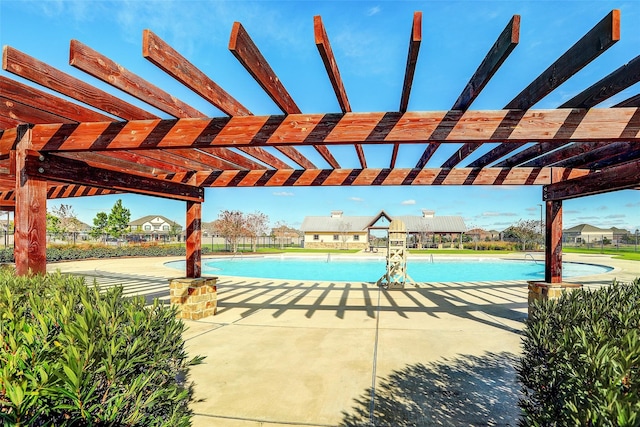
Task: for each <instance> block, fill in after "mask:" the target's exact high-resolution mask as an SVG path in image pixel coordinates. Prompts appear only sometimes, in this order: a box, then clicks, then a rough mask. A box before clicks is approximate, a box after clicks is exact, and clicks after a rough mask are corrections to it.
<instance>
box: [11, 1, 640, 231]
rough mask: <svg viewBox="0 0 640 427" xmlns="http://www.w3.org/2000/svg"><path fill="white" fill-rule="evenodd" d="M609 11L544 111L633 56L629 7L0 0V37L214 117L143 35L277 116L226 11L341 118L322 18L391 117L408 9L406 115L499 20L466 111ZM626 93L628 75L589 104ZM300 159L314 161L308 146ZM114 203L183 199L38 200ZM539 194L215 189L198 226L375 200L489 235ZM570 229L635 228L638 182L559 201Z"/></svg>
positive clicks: (285, 76) (347, 68)
mask: <svg viewBox="0 0 640 427" xmlns="http://www.w3.org/2000/svg"><path fill="white" fill-rule="evenodd" d="M612 9H620V10H621V21H622V27H621V28H622V35H621V40H620V41H619V42H618V43H616V44H615V45H613V47H611V48H610V49H609V50H608V51H606V52H605V53H603V54H602V55H601V56H600V57H599V58H597V59H596V60H595V61H593V62H592V63H591V64H590V65H588V66H587V67H585V68H584V69H583V70H581V71H580V72H579V73H578V74H576V75H575V76H574V77H572V78H571V79H569V80H568V81H567V82H565V83H564V84H563V85H561V86H560V87H559V88H558V89H556V90H555V91H554V92H552V93H551V94H550V95H549V96H547V97H546V98H545V99H544V100H542V101H541V102H539V103H538V104H537V105H536V106H535V107H534V108H555V107H557V106H558V105H560V104H562V103H563V102H564V101H566V100H568V99H570V98H571V97H573V96H574V95H575V94H577V93H578V92H580V91H581V90H583V89H585V88H586V87H588V86H590V85H591V84H593V83H595V82H596V81H597V80H599V79H600V78H602V77H604V76H605V75H607V74H609V73H610V72H612V71H613V70H615V69H616V68H618V67H620V66H621V65H623V64H625V63H627V62H629V61H630V60H632V59H633V58H635V57H636V56H637V55H639V54H640V31H638V28H639V26H640V2H638V1H629V0H627V1H615V2H614V1H606V0H599V1H541V0H538V1H506V0H505V1H254V2H248V1H179V0H163V1H137V0H130V1H125V0H121V1H91V0H77V1H56V0H44V1H42V0H41V1H23V0H20V1H16V0H2V1H1V2H0V44H2V45H11V46H12V47H14V48H16V49H19V50H21V51H23V52H25V53H27V54H29V55H31V56H34V57H36V58H38V59H40V60H42V61H44V62H46V63H48V64H50V65H53V66H55V67H56V68H59V69H61V70H63V71H65V72H67V73H69V74H72V75H74V76H77V77H79V78H81V79H83V80H85V81H88V82H90V83H92V84H94V85H95V86H98V87H100V88H103V89H105V90H108V91H112V92H115V90H113V89H111V88H110V87H109V86H107V85H105V84H103V83H102V82H100V81H98V80H96V79H94V78H92V77H90V76H88V75H86V74H84V73H83V72H81V71H79V70H76V69H74V68H73V67H71V66H69V64H68V51H69V41H70V40H71V39H77V40H79V41H81V42H82V43H84V44H86V45H88V46H90V47H91V48H93V49H95V50H97V51H98V52H100V53H102V54H104V55H106V56H107V57H109V58H111V59H112V60H114V61H116V62H117V63H119V64H120V65H122V66H123V67H125V68H127V69H128V70H130V71H133V72H134V73H136V74H138V75H140V76H141V77H143V78H145V79H147V80H149V81H151V82H152V83H154V84H155V85H157V86H159V87H161V88H162V89H164V90H166V91H168V92H170V93H172V94H173V95H175V96H176V97H177V98H179V99H181V100H183V101H185V102H187V103H190V104H192V105H193V106H195V107H196V108H198V109H199V110H200V111H203V112H206V113H207V114H208V115H210V116H219V115H221V113H220V111H218V110H217V109H216V108H215V107H213V106H211V105H210V104H208V103H207V102H205V101H203V100H202V99H200V98H198V97H197V95H194V94H193V93H191V92H190V91H189V90H187V89H186V88H184V87H183V86H181V85H180V84H179V83H177V82H175V81H174V80H172V79H171V78H169V77H167V76H166V75H165V74H164V73H163V72H161V71H160V70H159V69H157V68H156V67H155V66H154V65H153V64H151V63H150V62H148V61H147V60H145V59H144V58H143V57H142V54H141V44H142V31H143V30H144V29H150V30H152V31H153V32H154V33H156V34H157V35H158V36H160V37H161V38H162V39H164V40H165V41H166V42H168V43H169V44H170V45H172V46H173V47H174V48H175V49H176V50H178V51H179V52H180V53H181V54H182V55H183V56H185V57H186V58H188V59H189V60H190V61H191V62H192V63H193V64H195V65H196V66H197V67H199V68H200V69H201V70H203V71H204V72H205V73H206V74H208V75H209V76H210V77H211V78H212V79H213V80H214V81H216V82H217V83H218V84H219V85H220V86H221V87H223V88H224V89H225V90H226V91H227V92H229V93H230V94H231V95H232V96H234V97H235V98H236V99H238V100H239V101H240V102H241V103H243V104H244V105H245V106H246V107H247V108H249V109H250V110H251V111H252V112H253V113H254V114H256V115H266V114H279V113H280V111H279V110H278V108H277V107H276V106H275V104H274V103H273V102H272V101H271V99H270V98H269V97H268V96H267V95H265V94H264V92H263V91H262V90H261V89H260V88H259V86H258V85H257V83H255V81H254V80H253V79H252V78H251V76H250V75H249V74H248V73H247V72H246V71H245V70H244V68H243V67H242V66H241V65H240V64H239V62H238V61H237V60H236V59H235V57H233V55H232V54H231V53H230V52H229V51H228V48H227V45H228V41H229V35H230V31H231V27H232V24H233V22H234V21H239V22H241V23H242V25H243V26H244V27H245V29H246V30H247V32H248V33H249V34H250V36H251V37H252V39H253V40H254V42H255V43H256V45H257V46H258V47H259V48H260V50H261V51H262V53H263V55H264V56H265V58H266V59H267V60H268V61H269V64H270V65H271V67H272V68H273V70H274V71H275V72H276V73H277V74H278V76H279V78H280V79H281V81H282V82H283V84H284V86H285V87H286V88H287V90H288V91H289V92H290V93H291V95H292V97H293V99H294V100H295V101H296V103H297V104H298V106H299V107H300V109H301V110H302V111H303V112H304V113H319V112H339V111H340V107H339V105H338V103H337V101H336V98H335V95H334V93H333V90H332V89H331V86H330V82H329V80H328V78H327V75H326V72H325V70H324V67H323V65H322V62H321V59H320V56H319V54H318V51H317V48H316V46H315V43H314V39H313V16H314V15H321V16H322V20H323V23H324V25H325V27H326V30H327V33H328V36H329V39H330V42H331V46H332V49H333V52H334V54H335V56H336V60H337V63H338V66H339V68H340V73H341V76H342V78H343V80H344V84H345V88H346V91H347V94H348V96H349V101H350V103H351V107H352V109H353V111H355V112H366V111H397V109H398V106H399V102H400V94H401V90H402V83H403V78H404V70H405V64H406V57H407V49H408V42H409V34H410V30H411V23H412V17H413V13H414V11H422V13H423V27H422V28H423V29H422V45H421V48H420V56H419V59H418V64H417V68H416V74H415V77H414V84H413V89H412V92H411V98H410V101H409V110H414V111H429V110H448V109H449V108H450V107H451V106H452V105H453V103H454V102H455V100H456V99H457V97H458V95H459V94H460V92H461V91H462V89H463V88H464V86H465V84H466V83H467V81H468V80H469V78H470V76H471V75H472V74H473V72H474V71H475V69H476V68H477V67H478V65H479V64H480V62H481V61H482V59H483V58H484V56H485V54H486V52H487V51H488V50H489V48H490V47H491V46H492V44H493V43H494V41H495V39H496V38H497V36H498V35H499V34H500V32H501V31H502V29H503V28H504V27H505V26H506V24H507V22H508V21H509V20H510V19H511V17H512V16H513V15H514V14H519V15H521V31H520V43H519V45H518V46H517V47H516V49H515V50H514V52H513V53H512V54H511V56H510V57H509V58H508V59H507V61H506V62H505V63H504V64H503V66H502V67H501V69H500V70H499V71H498V73H497V74H496V75H495V76H494V78H493V80H492V81H491V82H489V84H488V85H487V86H486V88H485V89H484V91H483V92H482V94H481V95H480V96H479V97H478V99H477V100H476V101H475V102H474V104H473V105H472V106H471V109H488V110H492V109H500V108H502V107H503V106H504V105H505V104H507V103H508V102H509V101H510V100H511V99H512V98H513V97H514V96H515V95H517V94H518V93H519V92H520V91H521V90H522V89H523V88H524V87H526V86H527V85H528V84H529V83H530V82H531V81H532V80H533V79H534V78H535V77H537V76H538V74H540V73H541V72H542V71H544V70H545V69H546V68H547V67H548V66H549V65H550V64H551V63H552V62H553V61H554V60H555V59H557V58H558V57H559V56H560V55H562V54H563V53H564V52H565V51H566V50H567V49H568V48H569V47H571V46H572V45H573V44H574V43H575V42H576V41H577V40H579V39H580V38H581V37H582V36H583V35H584V34H585V33H586V32H587V31H588V30H590V29H591V28H592V27H593V25H595V24H596V23H597V22H598V21H600V20H601V19H602V18H603V17H604V16H606V15H607V14H608V13H609V12H610V11H611V10H612ZM0 72H1V73H2V74H3V75H7V76H9V77H12V78H16V79H18V80H20V79H19V78H17V77H14V76H10V75H8V73H7V72H5V71H0ZM639 92H640V84H636V85H634V86H632V87H631V88H629V89H627V90H625V91H624V92H622V93H620V94H619V95H617V96H615V97H613V98H611V99H610V100H607V101H606V102H604V103H603V104H601V105H600V106H601V107H607V106H610V105H613V104H615V103H616V102H619V101H621V100H623V99H626V98H629V97H630V96H633V95H636V94H637V93H639ZM122 97H123V98H125V99H127V100H128V101H130V102H132V103H138V102H137V101H136V100H135V99H133V98H129V97H127V95H123V96H122ZM154 112H155V113H157V114H159V115H161V116H162V115H163V114H162V113H159V112H157V111H154ZM457 148H458V146H457V145H452V146H450V147H446V148H445V149H443V147H441V148H440V149H439V150H438V151H437V152H436V155H434V157H433V158H432V160H431V161H430V162H429V164H428V165H427V167H438V166H439V165H440V164H442V162H443V161H444V160H446V159H447V158H448V157H449V155H450V154H451V153H453V152H454V151H455V150H456V149H457ZM489 148H491V145H489V144H488V145H487V146H486V148H483V149H482V150H478V152H477V153H474V155H473V156H472V157H469V158H468V160H467V161H466V162H467V163H468V162H470V161H472V160H474V159H475V158H477V157H478V156H480V155H481V154H482V153H484V152H486V151H487V150H488V149H489ZM331 150H332V152H333V153H334V155H335V157H336V158H337V159H338V161H339V162H340V164H341V165H343V166H344V167H358V166H357V165H358V164H357V158H356V155H355V151H354V150H353V149H352V148H350V147H332V149H331ZM423 150H424V146H419V145H416V146H413V147H406V148H403V149H402V150H401V151H400V153H399V156H398V161H397V166H398V167H413V166H414V165H415V163H416V161H417V159H418V158H419V156H420V154H421V152H422V151H423ZM365 153H366V155H367V162H368V166H369V167H387V166H388V163H389V158H390V149H389V148H388V147H376V148H374V147H366V148H365ZM305 154H308V156H309V157H310V158H311V159H312V161H314V162H315V163H316V164H317V165H319V166H322V160H321V159H317V158H315V157H313V156H314V154H313V153H310V152H305ZM464 164H465V163H463V164H462V166H464ZM118 198H121V199H122V200H123V202H124V205H125V206H126V207H128V208H129V209H130V210H131V214H132V218H137V217H140V216H144V215H148V214H162V215H165V216H167V217H169V218H171V219H174V220H175V221H177V222H179V223H183V224H184V217H185V203H184V202H176V201H171V200H165V199H160V198H153V197H144V196H136V195H119V196H99V197H91V198H73V199H64V200H50V201H49V207H51V206H57V205H59V204H60V203H65V204H71V205H72V206H73V207H74V210H75V212H76V214H77V215H78V218H79V219H80V220H82V221H84V222H86V223H88V224H91V223H92V219H93V218H94V217H95V215H96V213H97V212H99V211H106V212H108V211H109V210H110V209H111V207H112V206H113V204H114V203H115V201H116V200H117V199H118ZM541 203H542V188H541V187H539V186H534V187H512V186H496V187H479V186H473V187H470V186H464V187H463V186H457V187H454V186H440V187H436V186H433V187H422V186H406V187H375V188H368V187H322V188H296V187H283V188H273V187H270V188H255V189H254V188H241V189H237V188H233V189H228V188H224V189H207V191H206V194H205V203H204V204H203V220H204V221H212V220H214V219H216V218H217V216H218V213H219V212H220V210H222V209H237V210H241V211H244V212H253V211H260V212H263V213H265V214H267V215H268V216H269V218H270V220H271V222H272V223H275V222H277V221H284V222H285V223H287V224H288V225H290V226H293V227H298V226H299V225H300V224H301V222H302V220H303V219H304V217H305V216H306V215H329V213H330V211H332V210H342V211H344V213H345V215H374V214H375V213H377V212H378V211H380V210H381V209H384V210H385V211H386V212H387V213H389V214H391V215H411V214H415V215H419V214H420V211H421V209H431V210H435V211H436V215H460V216H462V217H464V219H465V222H466V223H467V226H468V227H470V228H471V227H476V226H477V227H483V228H486V229H497V230H502V229H504V228H506V227H508V226H509V225H511V224H513V223H514V222H516V221H518V220H520V219H536V220H537V219H539V218H540V204H541ZM580 223H590V224H592V225H596V226H600V227H614V226H615V227H621V228H627V229H629V230H632V231H633V230H635V229H636V228H640V191H632V190H625V191H620V192H615V193H609V194H604V195H598V196H591V197H585V198H581V199H574V200H568V201H565V202H564V225H565V227H571V226H574V225H577V224H580Z"/></svg>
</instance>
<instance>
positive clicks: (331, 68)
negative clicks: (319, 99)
mask: <svg viewBox="0 0 640 427" xmlns="http://www.w3.org/2000/svg"><path fill="white" fill-rule="evenodd" d="M313 32H314V36H315V41H316V47H317V48H318V52H319V53H320V58H322V63H323V64H324V67H325V70H326V71H327V75H328V76H329V81H330V82H331V87H333V91H334V93H335V94H336V98H337V99H338V104H339V105H340V109H341V110H342V112H343V113H348V112H350V111H351V105H350V104H349V98H348V97H347V91H346V90H345V88H344V83H343V82H342V77H340V70H339V69H338V63H337V62H336V58H335V56H334V55H333V50H332V49H331V43H330V42H329V37H328V36H327V32H326V29H325V27H324V24H323V23H322V18H321V17H320V16H319V15H316V16H314V17H313ZM318 148H319V147H316V149H318ZM355 148H356V155H357V156H358V161H359V162H360V165H361V166H362V167H366V166H367V160H366V158H365V156H364V150H363V149H362V147H361V146H360V145H358V144H356V146H355ZM320 150H321V151H320V153H321V154H322V156H323V158H324V159H325V160H326V161H327V162H328V163H329V164H330V165H332V167H340V165H338V162H337V161H336V160H335V159H334V158H333V156H332V155H330V153H329V151H328V150H322V149H320ZM329 155H330V156H331V157H329Z"/></svg>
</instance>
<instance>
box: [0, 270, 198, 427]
mask: <svg viewBox="0 0 640 427" xmlns="http://www.w3.org/2000/svg"><path fill="white" fill-rule="evenodd" d="M184 328H185V326H184V323H183V322H182V321H181V320H179V319H177V318H176V311H175V309H174V308H171V307H169V306H164V305H161V304H160V303H158V302H157V301H156V302H155V303H154V304H152V305H151V306H146V305H145V301H144V298H124V297H123V295H122V288H121V287H114V288H110V289H109V290H107V291H105V292H100V290H99V289H98V288H97V287H96V286H95V285H94V286H93V287H87V286H86V285H85V283H84V280H83V279H82V278H78V277H72V276H64V275H61V274H59V273H57V274H50V275H45V276H36V277H15V276H14V274H13V272H12V271H10V270H9V269H5V270H3V271H0V422H2V425H7V426H91V425H94V426H105V425H109V426H167V427H169V426H171V427H173V426H188V425H190V419H191V415H192V414H191V411H190V410H189V407H188V404H189V402H190V401H191V400H192V395H193V391H192V383H191V382H190V381H188V373H189V369H190V366H192V365H194V364H198V363H200V362H201V361H202V358H200V357H194V358H189V357H188V356H187V353H186V351H185V349H184V340H183V338H182V333H183V331H184Z"/></svg>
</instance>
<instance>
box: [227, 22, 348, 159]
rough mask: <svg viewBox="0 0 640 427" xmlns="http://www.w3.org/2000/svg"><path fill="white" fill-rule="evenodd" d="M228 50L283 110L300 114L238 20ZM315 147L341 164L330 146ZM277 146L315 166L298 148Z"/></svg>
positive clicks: (295, 157) (323, 154) (288, 155)
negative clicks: (330, 149)
mask: <svg viewBox="0 0 640 427" xmlns="http://www.w3.org/2000/svg"><path fill="white" fill-rule="evenodd" d="M229 50H230V51H231V53H233V55H234V56H235V57H236V58H237V59H238V61H239V62H240V63H241V64H242V65H243V66H244V68H245V69H246V70H247V71H248V72H249V74H251V76H252V77H253V78H254V79H255V81H256V82H257V83H258V84H259V85H260V87H262V89H263V90H264V91H265V92H266V93H267V95H269V97H270V98H271V99H272V100H273V102H275V103H276V105H277V106H278V108H280V109H281V110H282V112H283V113H287V114H300V108H298V105H296V103H295V101H294V100H293V98H292V97H291V95H290V94H289V92H288V91H287V90H286V89H285V87H284V85H283V84H282V82H281V81H280V79H279V78H278V76H277V75H276V73H275V72H274V71H273V69H272V68H271V66H270V65H269V63H268V62H267V60H266V59H265V58H264V56H262V53H261V52H260V50H259V49H258V47H257V46H256V45H255V43H254V42H253V40H252V39H251V37H250V36H249V34H248V33H247V31H246V30H245V29H244V27H243V26H242V24H240V23H239V22H234V24H233V27H232V29H231V37H230V39H229ZM315 148H316V150H317V151H318V152H319V153H320V155H321V156H322V157H323V158H324V159H325V160H326V161H327V163H329V164H330V165H331V166H332V167H339V165H338V162H337V161H336V159H335V158H334V157H333V155H332V154H331V153H330V152H329V149H328V148H327V147H324V146H317V147H315ZM278 149H279V150H280V151H281V152H282V153H283V154H284V155H286V156H287V157H289V158H290V159H291V160H293V161H294V162H296V163H297V164H298V165H300V166H302V167H304V168H307V169H311V168H315V165H314V164H313V163H311V161H310V160H309V159H307V158H306V157H305V156H303V155H302V154H301V153H300V152H299V151H297V150H296V149H295V148H293V147H280V148H278Z"/></svg>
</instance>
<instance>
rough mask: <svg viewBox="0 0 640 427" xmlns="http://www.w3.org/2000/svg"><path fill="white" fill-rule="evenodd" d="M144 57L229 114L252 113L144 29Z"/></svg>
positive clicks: (162, 41) (242, 114)
mask: <svg viewBox="0 0 640 427" xmlns="http://www.w3.org/2000/svg"><path fill="white" fill-rule="evenodd" d="M142 56H143V57H145V58H146V59H148V60H149V61H150V62H152V63H153V64H155V65H157V66H158V67H159V68H161V69H162V70H163V71H164V72H165V73H167V74H169V75H170V76H171V77H173V78H174V79H176V80H178V81H179V82H180V83H182V84H184V85H185V86H187V87H188V88H189V89H191V90H192V91H194V92H195V93H197V94H198V95H200V96H201V97H202V98H204V99H206V100H207V101H209V102H210V103H211V104H212V105H214V106H215V107H217V108H218V109H220V111H222V112H223V113H225V114H228V115H230V116H247V115H251V111H249V110H248V109H247V108H246V107H245V106H244V105H242V104H241V103H240V102H239V101H237V100H236V99H235V98H233V97H232V96H231V95H229V93H227V92H226V91H225V90H224V89H222V88H221V87H220V86H218V84H217V83H215V82H214V81H213V80H211V79H210V78H209V77H208V76H207V75H206V74H204V73H203V72H202V71H200V70H199V69H198V68H197V67H196V66H195V65H193V64H192V63H191V62H189V61H188V60H187V59H186V58H185V57H183V56H182V55H181V54H180V53H178V52H177V51H176V50H175V49H173V48H172V47H171V46H169V45H168V44H167V43H166V42H165V41H164V40H162V39H161V38H160V37H158V36H157V35H156V34H154V33H153V32H152V31H150V30H144V31H143V32H142Z"/></svg>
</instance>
